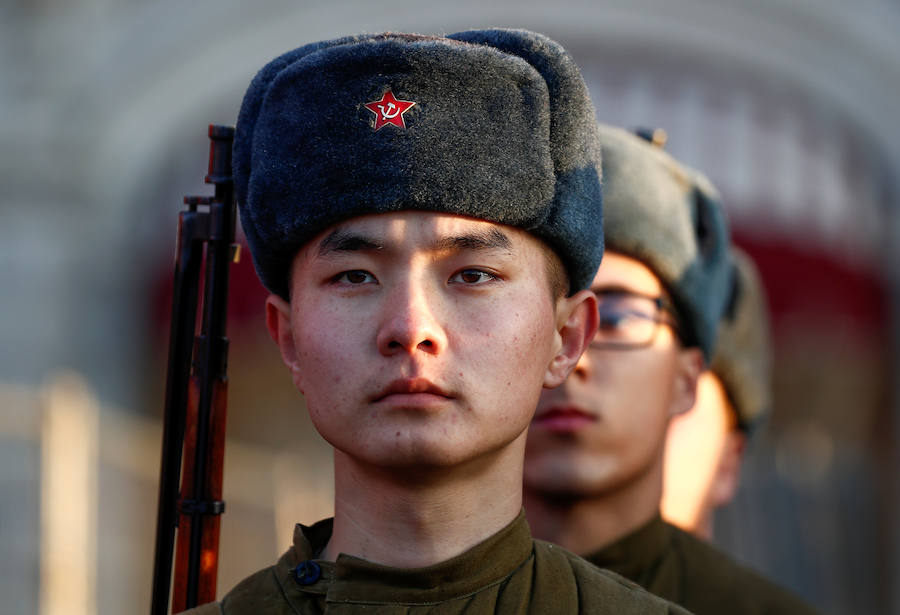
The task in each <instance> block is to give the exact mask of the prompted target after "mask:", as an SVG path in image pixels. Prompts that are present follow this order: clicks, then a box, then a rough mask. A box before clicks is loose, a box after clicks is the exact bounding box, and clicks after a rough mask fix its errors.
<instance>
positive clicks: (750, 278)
mask: <svg viewBox="0 0 900 615" xmlns="http://www.w3.org/2000/svg"><path fill="white" fill-rule="evenodd" d="M731 256H732V261H733V262H734V269H735V277H734V290H733V294H732V298H731V301H730V303H729V306H728V310H727V312H726V313H725V316H724V318H723V319H722V322H721V323H720V324H719V338H718V340H717V341H716V350H715V353H714V354H713V360H712V366H711V367H710V369H711V370H712V371H713V373H715V374H716V376H718V378H719V380H720V381H721V382H722V384H723V385H724V387H725V392H726V393H727V394H728V399H729V400H730V401H731V404H732V406H733V407H734V410H735V413H736V414H737V424H738V427H739V428H741V429H742V430H744V431H747V432H751V431H753V430H754V429H755V428H756V427H757V426H758V425H759V424H760V423H761V422H762V421H763V419H764V418H765V417H766V415H767V414H768V413H769V412H770V410H771V407H772V372H771V368H772V340H771V332H770V329H769V312H768V309H767V307H766V295H765V290H764V289H763V286H762V282H761V281H760V278H759V272H758V271H757V269H756V266H755V265H754V264H753V261H752V260H751V259H750V257H749V256H747V255H746V254H745V253H744V252H742V251H741V250H739V249H737V248H732V251H731Z"/></svg>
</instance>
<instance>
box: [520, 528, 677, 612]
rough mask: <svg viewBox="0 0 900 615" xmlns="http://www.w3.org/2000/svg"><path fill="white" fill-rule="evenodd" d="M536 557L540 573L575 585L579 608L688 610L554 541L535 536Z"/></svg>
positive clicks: (653, 610)
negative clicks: (555, 543) (538, 538)
mask: <svg viewBox="0 0 900 615" xmlns="http://www.w3.org/2000/svg"><path fill="white" fill-rule="evenodd" d="M534 543H535V547H534V553H535V559H536V564H537V570H538V571H540V574H543V575H545V576H546V577H550V578H554V577H556V578H560V579H562V578H565V577H569V578H570V579H572V580H573V581H574V583H575V584H576V585H577V589H578V597H579V603H580V605H581V609H580V610H581V612H583V613H597V614H598V615H606V614H610V615H612V614H613V613H616V614H622V615H625V614H635V615H638V614H640V615H649V614H651V613H653V614H672V615H687V613H688V611H686V610H685V609H683V608H682V607H680V606H678V605H676V604H672V603H671V602H668V601H666V600H664V599H662V598H660V597H658V596H655V595H653V594H651V593H650V592H648V591H647V590H645V589H644V588H643V587H641V586H640V585H638V584H637V583H633V582H632V581H629V580H628V579H626V578H625V577H622V576H620V575H618V574H616V573H614V572H612V571H610V570H604V569H601V568H598V567H597V566H595V565H593V564H592V563H590V562H589V561H587V560H585V559H583V558H581V557H578V556H577V555H575V554H574V553H572V552H570V551H567V550H566V549H563V548H562V547H559V546H557V545H554V544H551V543H549V542H545V541H542V540H535V541H534Z"/></svg>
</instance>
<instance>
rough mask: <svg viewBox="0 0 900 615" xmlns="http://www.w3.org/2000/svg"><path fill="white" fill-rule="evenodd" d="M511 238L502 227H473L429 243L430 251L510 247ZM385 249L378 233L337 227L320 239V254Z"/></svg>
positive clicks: (504, 248) (505, 248)
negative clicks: (374, 235)
mask: <svg viewBox="0 0 900 615" xmlns="http://www.w3.org/2000/svg"><path fill="white" fill-rule="evenodd" d="M511 248H512V241H510V239H509V237H508V236H507V235H506V233H504V232H503V231H501V230H500V229H496V228H492V229H485V230H477V231H471V232H468V233H463V234H462V235H453V236H450V237H442V238H440V239H438V240H437V241H435V242H434V243H432V244H431V245H430V246H428V248H427V250H428V251H429V252H454V251H459V250H507V251H509V250H511ZM384 249H385V243H384V242H383V241H382V240H380V239H377V238H375V237H371V236H367V235H363V234H360V233H354V232H352V231H348V230H346V229H335V230H334V231H332V232H331V233H329V234H328V235H327V236H326V237H325V238H324V239H323V240H322V241H321V242H320V243H319V249H318V256H319V257H325V256H328V255H330V254H333V253H335V252H376V251H380V250H384Z"/></svg>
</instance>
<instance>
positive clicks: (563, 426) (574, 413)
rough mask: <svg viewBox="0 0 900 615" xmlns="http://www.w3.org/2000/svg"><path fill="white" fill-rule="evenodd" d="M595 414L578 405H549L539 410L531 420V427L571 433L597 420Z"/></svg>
mask: <svg viewBox="0 0 900 615" xmlns="http://www.w3.org/2000/svg"><path fill="white" fill-rule="evenodd" d="M598 420H599V419H598V417H597V415H596V414H594V413H592V412H588V411H587V410H585V409H584V408H580V407H578V406H571V405H564V406H551V407H549V408H547V409H546V410H540V411H538V413H537V414H536V415H535V417H534V420H533V421H532V423H531V424H532V426H533V427H539V428H541V429H545V430H547V431H551V432H554V433H572V432H575V431H578V430H579V429H582V428H584V427H587V426H588V425H592V424H594V423H596V422H597V421H598Z"/></svg>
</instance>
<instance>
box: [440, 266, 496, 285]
mask: <svg viewBox="0 0 900 615" xmlns="http://www.w3.org/2000/svg"><path fill="white" fill-rule="evenodd" d="M496 279H498V278H497V276H495V275H494V274H492V273H488V272H487V271H483V270H481V269H463V270H462V271H459V272H457V273H455V274H453V276H452V277H451V278H450V283H451V284H465V285H467V286H478V285H481V284H486V283H488V282H492V281H494V280H496Z"/></svg>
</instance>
